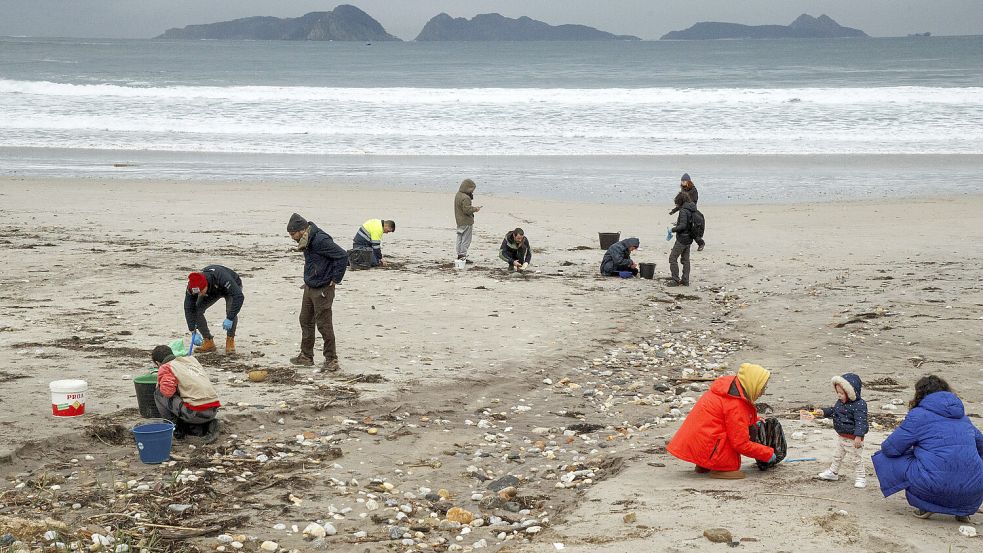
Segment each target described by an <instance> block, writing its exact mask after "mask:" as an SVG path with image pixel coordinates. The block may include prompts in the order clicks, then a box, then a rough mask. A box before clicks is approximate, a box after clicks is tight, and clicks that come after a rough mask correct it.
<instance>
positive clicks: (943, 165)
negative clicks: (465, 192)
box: [0, 147, 983, 205]
mask: <svg viewBox="0 0 983 553" xmlns="http://www.w3.org/2000/svg"><path fill="white" fill-rule="evenodd" d="M0 158H4V159H5V162H6V166H5V169H4V172H3V173H2V174H0V182H11V181H16V180H18V179H24V180H27V181H39V180H45V181H58V182H72V181H73V180H79V181H85V182H98V181H101V180H110V181H112V182H120V183H140V182H143V183H146V182H158V183H164V184H166V183H178V182H195V183H210V182H211V183H224V184H244V185H259V184H263V185H274V186H283V185H291V184H299V185H308V184H316V185H318V186H325V187H327V188H330V189H342V190H345V189H370V190H374V191H387V190H394V191H405V192H424V193H445V192H447V191H448V190H456V188H457V185H458V184H459V183H460V181H461V180H463V179H464V178H472V179H474V180H475V181H476V182H477V183H478V186H479V193H481V194H486V195H491V196H498V197H503V198H506V197H508V198H533V199H541V200H559V201H578V202H586V203H618V204H629V203H643V204H645V203H647V204H662V203H664V202H665V198H669V202H670V203H671V195H672V194H674V192H675V189H676V187H677V186H678V180H679V175H680V174H682V173H683V172H689V173H691V174H692V175H693V176H694V179H695V182H696V184H697V188H699V189H700V191H701V194H700V196H701V200H704V201H705V203H706V205H714V204H729V205H748V204H786V205H787V204H801V203H815V202H823V203H824V202H831V201H838V200H844V201H856V200H868V199H874V200H877V199H892V198H896V199H905V198H918V197H931V196H933V195H936V194H942V195H946V196H975V195H980V194H983V179H980V178H979V175H980V174H983V154H945V155H940V154H899V155H896V154H885V155H869V154H845V155H812V154H809V155H704V154H694V155H687V156H358V155H353V156H334V155H327V156H311V155H304V154H296V155H290V154H259V155H253V154H187V153H182V152H139V151H121V150H98V151H96V150H66V149H45V148H27V149H25V148H2V147H0Z"/></svg>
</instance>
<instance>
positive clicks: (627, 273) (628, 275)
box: [618, 271, 635, 278]
mask: <svg viewBox="0 0 983 553" xmlns="http://www.w3.org/2000/svg"><path fill="white" fill-rule="evenodd" d="M618 276H620V277H621V278H631V277H633V276H635V273H632V272H631V271H618Z"/></svg>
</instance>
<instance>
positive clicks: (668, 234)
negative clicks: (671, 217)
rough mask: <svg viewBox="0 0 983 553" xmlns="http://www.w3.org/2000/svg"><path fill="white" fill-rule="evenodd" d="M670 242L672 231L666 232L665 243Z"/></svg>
mask: <svg viewBox="0 0 983 553" xmlns="http://www.w3.org/2000/svg"><path fill="white" fill-rule="evenodd" d="M670 240H672V229H667V230H666V242H668V241H670Z"/></svg>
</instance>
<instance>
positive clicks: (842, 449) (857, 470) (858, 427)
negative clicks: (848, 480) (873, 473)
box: [813, 373, 870, 488]
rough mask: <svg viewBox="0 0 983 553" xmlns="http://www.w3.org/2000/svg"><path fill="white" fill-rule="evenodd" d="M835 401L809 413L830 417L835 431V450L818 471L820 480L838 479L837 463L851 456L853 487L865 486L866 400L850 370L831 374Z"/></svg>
mask: <svg viewBox="0 0 983 553" xmlns="http://www.w3.org/2000/svg"><path fill="white" fill-rule="evenodd" d="M832 382H833V390H834V391H836V396H837V400H836V404H834V405H833V406H832V407H824V408H822V409H817V410H816V411H814V412H813V414H814V415H816V416H817V417H826V418H831V419H833V429H834V430H836V433H837V434H839V437H838V438H837V440H836V451H835V452H834V453H833V462H832V463H831V464H830V465H829V468H828V469H826V470H824V471H822V472H820V473H819V475H818V476H817V478H819V479H820V480H830V481H835V480H839V479H840V465H841V464H842V463H843V461H844V459H845V458H846V457H852V458H853V473H854V481H853V486H854V487H855V488H866V487H867V470H866V468H864V436H866V435H867V431H868V430H869V429H870V428H869V425H868V424H867V402H865V401H864V400H863V399H861V397H860V388H861V387H862V386H863V382H862V381H861V380H860V377H859V376H857V375H855V374H853V373H846V374H844V375H843V376H834V377H833V380H832Z"/></svg>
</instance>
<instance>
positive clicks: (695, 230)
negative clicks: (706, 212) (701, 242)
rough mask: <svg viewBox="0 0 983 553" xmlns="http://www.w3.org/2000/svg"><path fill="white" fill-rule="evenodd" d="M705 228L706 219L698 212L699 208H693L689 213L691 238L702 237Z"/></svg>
mask: <svg viewBox="0 0 983 553" xmlns="http://www.w3.org/2000/svg"><path fill="white" fill-rule="evenodd" d="M706 230H707V220H706V219H705V218H704V217H703V214H702V213H700V210H699V209H695V210H693V213H690V215H689V235H690V237H691V238H703V233H704V232H706Z"/></svg>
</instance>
